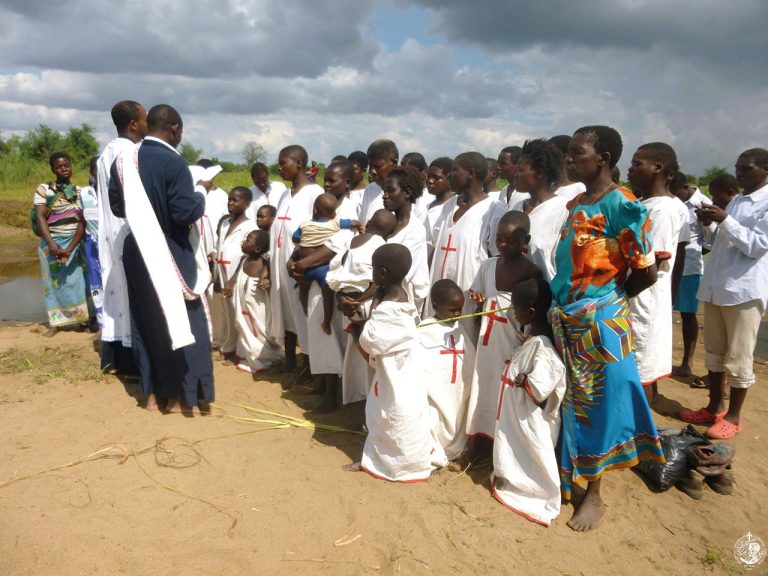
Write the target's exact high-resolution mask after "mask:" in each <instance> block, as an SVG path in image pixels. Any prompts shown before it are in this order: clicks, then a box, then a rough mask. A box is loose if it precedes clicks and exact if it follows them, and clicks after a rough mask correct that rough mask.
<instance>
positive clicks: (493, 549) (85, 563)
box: [0, 326, 768, 576]
mask: <svg viewBox="0 0 768 576" xmlns="http://www.w3.org/2000/svg"><path fill="white" fill-rule="evenodd" d="M41 332H42V330H41V329H40V327H37V326H13V327H3V328H2V329H0V372H2V373H1V374H0V411H2V420H1V421H0V431H2V438H3V439H4V440H5V441H4V442H3V443H2V445H0V483H2V482H3V481H4V480H7V479H9V478H11V477H13V476H15V475H26V474H30V473H34V472H37V471H40V470H45V469H49V468H52V467H55V466H59V465H62V464H65V463H68V462H72V461H75V460H78V459H80V458H83V457H85V456H87V455H89V454H92V453H93V452H95V451H96V450H98V449H100V448H102V447H103V446H105V445H114V444H120V445H123V446H124V448H123V450H124V453H125V455H126V457H127V459H125V460H124V461H121V460H119V459H99V460H95V461H90V462H86V463H82V464H79V465H76V466H72V467H69V468H65V469H62V470H58V471H53V472H48V473H45V474H42V475H40V476H36V477H34V478H31V479H26V480H21V481H17V482H13V483H11V484H6V485H0V574H2V575H4V576H10V575H28V574H35V575H43V574H181V573H195V574H230V575H231V574H316V573H324V574H334V575H335V574H341V575H345V574H382V575H388V574H437V573H450V574H526V575H527V574H530V573H532V570H535V573H536V574H563V575H566V574H568V575H576V574H586V575H592V574H627V573H633V574H702V573H704V572H705V571H710V572H712V573H716V574H719V573H734V574H741V573H746V571H745V569H744V568H743V567H742V566H740V565H739V564H737V563H736V561H735V560H734V558H733V554H732V550H733V545H734V543H735V541H736V539H737V538H739V537H740V536H742V535H743V534H744V533H746V532H748V531H751V532H753V533H755V534H757V535H759V536H761V537H762V538H763V540H764V541H766V542H768V504H766V499H765V496H766V493H767V492H766V482H765V479H766V477H768V450H766V449H765V441H766V439H768V392H766V387H765V385H766V378H765V375H766V369H765V365H764V364H763V363H760V365H759V366H758V385H757V386H756V388H755V389H754V391H752V392H751V393H750V396H749V398H748V400H747V407H746V417H745V422H744V427H745V432H744V433H743V434H741V435H740V436H739V437H737V438H736V440H735V444H736V447H737V450H738V456H737V464H736V467H735V471H736V478H737V482H738V484H737V488H736V493H735V494H734V495H733V496H731V497H723V496H718V495H717V494H715V493H713V492H711V491H707V493H706V494H705V497H704V499H703V500H700V501H693V500H691V499H690V498H688V497H687V496H685V495H684V494H683V493H681V492H679V491H677V490H675V489H672V490H670V491H669V492H666V493H663V494H653V493H652V492H651V491H650V490H649V489H648V488H647V487H646V486H645V484H644V483H643V482H642V481H641V480H640V479H639V478H638V477H637V476H636V475H635V474H634V473H632V472H628V471H627V472H619V473H613V474H610V475H609V476H607V480H606V482H605V487H604V492H605V498H606V500H607V502H608V504H609V508H608V510H607V514H606V518H605V521H604V524H603V526H602V527H601V528H600V529H599V530H597V531H596V532H594V533H590V534H576V533H574V532H572V531H571V530H570V529H569V528H568V527H567V526H566V525H565V520H567V519H568V518H569V517H570V514H571V512H572V509H571V507H570V506H568V507H565V508H564V511H563V515H562V516H561V517H560V518H558V519H557V520H556V522H555V523H554V524H553V526H552V527H551V528H549V529H545V528H541V527H539V526H536V525H534V524H531V523H529V522H527V521H525V520H523V519H521V518H519V517H518V516H516V515H515V514H513V513H511V512H509V511H508V510H507V509H505V508H504V507H502V506H501V505H500V504H498V503H497V502H496V501H495V500H493V498H492V497H491V496H490V494H489V491H488V482H487V475H488V472H489V470H488V469H485V470H477V471H470V473H469V474H453V473H448V472H443V473H440V474H437V475H434V476H433V477H432V478H431V479H430V480H429V482H428V483H425V484H418V485H408V486H404V485H396V484H390V483H387V482H383V481H378V480H374V479H372V478H371V477H369V476H367V475H366V474H363V473H349V472H343V471H342V470H341V467H342V465H344V464H346V463H348V462H350V461H351V460H352V459H353V458H359V455H360V453H361V449H362V442H363V439H362V437H361V436H356V435H353V434H346V433H338V432H324V431H312V430H308V429H296V428H290V429H273V430H263V431H259V430H260V429H262V428H266V427H267V426H266V425H264V424H257V423H253V422H242V421H236V420H234V419H231V418H227V417H226V416H224V413H223V412H216V415H214V416H212V417H207V418H201V417H197V418H192V419H190V418H185V417H183V416H182V415H161V414H159V413H150V412H147V411H145V410H141V409H139V408H137V407H136V402H135V400H134V399H133V398H132V397H131V396H130V395H128V394H127V393H126V388H125V387H124V386H123V385H122V384H121V383H120V381H119V380H117V379H115V378H112V377H100V376H99V375H98V372H97V367H98V359H97V356H96V354H95V353H94V352H93V349H92V344H91V336H90V335H88V334H75V333H62V334H59V335H57V336H56V337H55V338H54V339H53V340H46V339H43V338H42V337H41V336H40V333H41ZM46 346H47V347H50V349H46V348H45V347H46ZM700 348H701V347H700ZM678 357H679V351H678ZM696 368H697V369H698V371H699V372H701V370H702V366H701V358H700V357H699V358H698V363H697V365H696ZM272 380H273V381H271V382H270V381H259V382H253V381H251V379H250V378H249V377H248V376H246V375H244V374H242V373H239V372H237V371H236V370H234V369H232V368H231V367H226V366H223V365H222V364H221V363H220V362H218V361H217V362H216V387H217V396H218V400H219V403H220V405H221V407H222V408H223V409H225V410H226V413H227V414H229V415H230V416H233V415H237V416H249V414H248V413H247V412H246V411H244V410H242V409H240V408H236V407H233V406H232V405H231V404H232V403H242V404H246V405H248V406H253V407H270V408H271V409H272V410H274V411H276V412H279V413H282V414H285V415H290V416H295V417H298V418H303V417H304V412H303V410H302V406H303V407H304V408H308V407H311V406H312V405H313V403H314V402H316V400H315V398H314V397H311V396H297V395H296V394H291V393H289V394H286V395H284V394H283V393H282V391H281V387H280V386H279V384H278V382H279V378H278V377H272ZM661 392H662V394H664V395H665V396H667V397H668V398H670V399H674V400H675V401H678V402H680V403H682V404H684V405H689V406H693V407H699V406H700V405H703V403H704V398H705V392H704V391H701V390H694V389H691V388H689V387H688V386H687V385H685V384H683V383H680V382H676V381H674V380H666V381H664V382H663V383H662V385H661ZM251 416H253V415H251ZM257 417H259V416H257ZM355 417H359V414H355V413H354V410H345V412H344V413H343V414H342V416H338V415H337V416H335V417H333V416H326V417H324V419H323V420H322V421H323V422H327V423H339V424H341V425H345V424H350V423H351V422H352V421H353V420H354V418H355ZM265 418H269V417H265ZM657 423H658V424H659V425H660V426H664V425H679V423H677V421H675V420H671V419H667V418H665V417H663V416H660V415H658V414H657ZM244 433H245V434H244ZM166 437H173V438H176V439H183V440H185V441H186V442H187V443H189V442H194V441H199V440H202V441H201V442H199V443H197V444H196V449H197V450H198V451H199V453H200V454H201V455H202V456H203V457H204V460H202V461H200V462H199V463H198V464H196V465H194V466H191V467H186V468H171V467H167V466H161V465H159V464H158V461H161V462H162V458H163V457H167V456H168V455H167V454H166V453H163V452H158V451H157V450H156V449H155V448H154V446H155V444H156V442H157V441H158V440H160V439H163V438H166ZM168 445H169V446H171V447H172V448H174V449H175V455H176V457H177V458H179V459H181V458H182V457H183V456H185V455H189V454H190V452H189V451H188V448H185V445H182V443H181V442H180V441H179V440H175V441H169V442H168ZM145 448H148V449H149V450H148V451H146V452H142V453H139V454H137V455H135V456H134V454H133V451H134V450H136V451H141V450H142V449H145ZM161 484H163V485H164V486H165V487H164V486H163V485H161ZM169 488H173V489H174V490H177V491H181V492H183V493H185V494H187V496H184V495H181V494H179V493H177V492H174V491H172V490H170V489H169ZM189 496H193V497H195V498H200V499H202V500H205V501H207V502H208V503H204V502H201V501H199V500H195V499H193V498H191V497H189ZM217 508H218V510H217ZM233 520H236V521H237V523H236V526H235V527H234V528H231V526H232V524H233ZM358 535H359V537H358V538H356V539H355V537H356V536H358ZM345 536H346V537H347V540H352V541H351V542H350V543H348V544H345V545H335V544H340V543H342V542H339V541H340V539H342V538H344V537H345ZM761 573H768V562H766V563H764V564H763V565H762V566H761V567H760V569H758V570H753V571H752V572H751V574H761Z"/></svg>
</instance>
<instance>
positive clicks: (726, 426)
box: [704, 419, 741, 440]
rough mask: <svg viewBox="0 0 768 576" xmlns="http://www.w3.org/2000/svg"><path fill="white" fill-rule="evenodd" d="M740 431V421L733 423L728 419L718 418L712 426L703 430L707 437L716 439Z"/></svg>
mask: <svg viewBox="0 0 768 576" xmlns="http://www.w3.org/2000/svg"><path fill="white" fill-rule="evenodd" d="M739 432H741V422H739V423H738V424H734V423H733V422H729V421H728V420H725V419H722V420H718V421H717V422H716V423H715V425H714V426H712V427H711V428H710V429H709V430H707V431H706V432H704V435H705V436H707V438H715V439H717V440H724V439H726V438H733V437H734V436H736V434H738V433H739Z"/></svg>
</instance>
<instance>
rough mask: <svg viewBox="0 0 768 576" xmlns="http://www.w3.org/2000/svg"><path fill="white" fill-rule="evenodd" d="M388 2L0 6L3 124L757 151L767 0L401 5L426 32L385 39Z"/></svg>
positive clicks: (432, 150) (765, 90)
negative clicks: (155, 109)
mask: <svg viewBox="0 0 768 576" xmlns="http://www.w3.org/2000/svg"><path fill="white" fill-rule="evenodd" d="M381 4H382V2H377V1H376V0H358V1H356V2H344V3H340V2H339V3H332V4H331V5H330V7H325V6H322V5H318V4H317V3H311V2H309V0H285V1H283V2H280V3H278V2H272V1H269V0H220V1H216V2H213V0H204V1H203V0H201V1H200V2H195V3H194V4H193V3H190V2H180V1H178V0H153V1H150V0H134V1H133V2H130V3H122V4H115V3H106V2H97V1H96V0H66V1H63V2H58V3H55V4H50V3H47V2H42V1H41V0H6V1H5V2H3V4H2V6H0V18H2V19H3V22H4V34H3V35H2V36H0V67H1V68H0V130H2V131H3V132H4V133H8V132H12V131H22V130H28V129H30V128H33V127H35V126H36V125H37V124H40V123H45V124H49V125H51V126H52V127H54V128H57V129H60V130H63V129H66V128H68V127H69V126H72V125H77V124H80V123H81V122H88V123H90V124H92V125H94V126H95V127H96V128H97V133H98V136H99V137H100V138H101V139H102V141H106V140H108V139H109V138H111V136H112V134H113V128H112V126H111V121H110V118H109V109H110V108H111V106H112V104H113V103H114V102H116V101H118V100H121V99H133V100H138V101H140V102H142V103H144V104H145V105H146V106H147V107H149V106H151V105H153V104H156V103H161V102H163V103H169V104H172V105H173V106H175V107H176V108H177V109H178V110H179V111H180V112H181V113H182V115H183V116H184V119H185V133H186V138H187V139H188V140H189V141H191V142H192V143H193V144H195V146H197V147H198V148H203V150H204V151H205V153H206V155H209V156H218V157H220V158H223V159H230V160H239V159H240V151H241V149H242V146H243V145H244V144H245V142H247V141H249V140H256V141H258V142H260V143H261V144H262V145H263V146H264V147H265V148H266V149H267V151H268V152H269V154H270V156H271V159H272V161H274V159H275V157H276V155H277V152H278V151H279V149H280V148H282V147H283V146H285V145H287V144H290V143H301V144H303V145H304V146H305V147H306V148H307V149H308V150H309V152H310V155H311V156H312V157H313V158H315V159H317V160H320V161H327V160H328V159H330V157H332V156H333V155H335V154H337V153H349V152H350V151H352V150H355V149H362V150H365V149H366V147H367V146H368V144H369V143H370V142H371V141H373V140H374V139H376V138H379V137H389V138H392V139H393V140H395V141H396V142H397V143H398V145H399V147H400V150H401V152H408V151H412V150H418V151H421V152H422V153H423V154H424V155H425V156H426V157H427V158H428V159H431V158H434V157H436V156H442V155H448V156H452V155H456V154H458V153H460V152H463V151H466V150H471V149H476V150H479V151H480V152H482V153H483V154H485V155H495V154H496V153H497V152H498V150H499V149H500V148H502V147H504V146H507V145H510V144H521V143H522V141H523V140H524V139H525V138H533V137H542V136H543V137H546V136H551V135H554V134H559V133H571V132H573V130H574V129H576V128H578V127H579V126H582V125H585V124H595V123H604V124H610V125H613V126H616V127H617V128H618V129H619V130H620V131H621V133H622V135H623V137H624V139H625V152H624V158H623V160H624V164H626V162H627V161H628V158H629V157H630V156H631V154H632V152H633V151H634V149H635V148H636V147H637V146H638V145H640V144H642V143H644V142H647V141H650V140H665V141H668V142H669V143H670V144H672V145H674V147H675V148H676V150H677V152H678V155H679V157H680V159H681V161H682V162H683V164H684V165H685V166H686V169H688V170H691V171H693V172H694V173H701V172H703V169H704V168H706V167H708V166H710V165H712V164H720V165H726V166H729V167H730V166H732V164H733V160H734V159H735V157H736V156H737V154H738V152H739V151H740V150H743V149H746V148H748V147H751V146H755V145H761V146H766V145H768V142H766V141H765V135H766V134H768V83H767V82H766V79H765V74H764V73H763V69H764V65H763V63H762V58H763V56H764V54H765V53H766V48H768V44H767V42H766V35H765V33H764V31H763V29H762V28H763V27H762V26H761V22H764V21H765V16H766V15H768V7H766V6H765V3H764V2H763V1H762V0H742V1H741V2H739V3H731V4H729V5H728V17H727V18H725V17H724V16H723V11H722V5H721V4H720V3H719V2H717V1H715V0H677V1H676V2H673V3H671V4H670V3H666V4H664V3H658V2H652V1H650V0H621V1H615V0H613V1H612V0H589V1H585V2H554V1H553V0H545V1H542V2H525V3H523V2H510V1H509V0H489V1H488V2H483V3H481V4H478V3H474V4H472V3H466V2H464V1H459V0H440V2H437V1H436V0H408V1H406V0H397V5H398V6H401V5H403V6H407V5H411V6H421V7H426V8H427V10H428V11H429V12H431V13H432V14H433V15H434V22H433V25H432V29H431V34H433V36H432V37H431V38H430V39H429V41H427V40H425V39H422V40H419V39H418V38H416V39H408V40H405V41H404V42H402V45H399V44H398V45H399V48H397V49H388V48H387V47H386V45H385V43H384V42H383V41H382V39H381V38H380V37H377V35H376V33H375V32H376V28H375V26H374V25H373V16H374V13H375V10H376V8H377V6H380V5H381ZM384 32H386V31H380V33H382V34H383V33H384ZM43 40H44V41H43ZM441 42H442V43H441ZM466 46H470V47H471V50H467V49H465V47H466ZM459 62H460V63H461V64H459Z"/></svg>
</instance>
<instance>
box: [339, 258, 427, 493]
mask: <svg viewBox="0 0 768 576" xmlns="http://www.w3.org/2000/svg"><path fill="white" fill-rule="evenodd" d="M410 267H411V254H410V251H409V250H408V249H407V248H406V247H405V246H402V245H400V244H385V245H384V246H380V247H379V248H377V249H376V251H375V252H374V253H373V282H374V284H376V286H377V287H378V289H377V293H376V296H375V297H374V303H373V308H372V311H371V317H370V318H369V319H368V320H367V321H366V322H365V325H364V327H362V329H361V328H360V325H359V324H356V325H355V329H354V331H353V334H355V335H356V339H357V341H358V344H359V346H360V348H361V350H362V351H363V352H364V353H365V354H366V355H368V357H369V358H370V361H371V362H372V363H373V365H374V366H375V374H374V379H373V385H372V386H371V390H370V392H369V394H368V399H367V401H366V406H365V423H366V426H367V427H368V437H367V438H366V440H365V446H364V448H363V458H362V461H361V462H360V463H358V464H354V465H351V466H348V467H347V469H348V470H364V471H366V472H368V473H369V474H371V475H372V476H374V477H376V478H382V479H385V480H390V481H397V482H415V481H420V480H426V479H427V478H428V477H429V475H430V474H431V472H432V462H431V453H432V451H433V442H432V436H431V434H430V429H429V402H428V400H427V385H426V382H424V379H423V378H422V377H421V376H422V373H421V367H420V365H419V355H418V346H419V343H418V339H417V335H416V318H417V313H416V308H415V307H414V305H413V304H412V303H411V302H410V300H409V298H408V294H407V292H406V290H405V289H404V288H403V285H402V282H403V279H404V278H405V277H406V275H407V273H408V270H409V269H410Z"/></svg>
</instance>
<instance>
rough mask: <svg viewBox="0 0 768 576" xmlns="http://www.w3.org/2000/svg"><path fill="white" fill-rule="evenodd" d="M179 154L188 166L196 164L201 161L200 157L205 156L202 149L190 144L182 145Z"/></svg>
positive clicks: (183, 143)
mask: <svg viewBox="0 0 768 576" xmlns="http://www.w3.org/2000/svg"><path fill="white" fill-rule="evenodd" d="M179 153H180V154H181V156H182V158H184V160H186V161H187V164H194V163H195V162H197V161H198V160H200V157H201V156H202V155H203V151H202V150H201V149H199V148H195V147H194V146H192V144H190V143H189V142H182V143H181V148H180V149H179Z"/></svg>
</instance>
